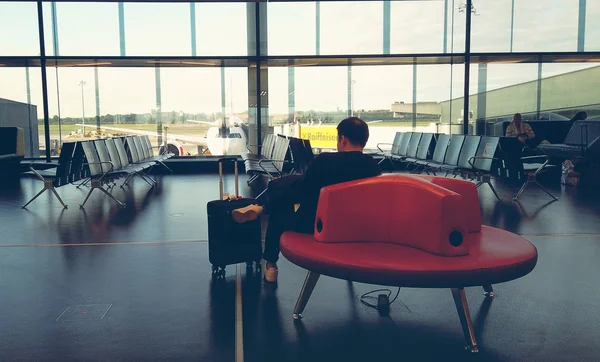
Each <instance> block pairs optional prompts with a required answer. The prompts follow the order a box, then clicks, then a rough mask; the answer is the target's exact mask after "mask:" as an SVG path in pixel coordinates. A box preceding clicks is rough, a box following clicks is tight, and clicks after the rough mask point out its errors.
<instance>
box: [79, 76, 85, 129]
mask: <svg viewBox="0 0 600 362" xmlns="http://www.w3.org/2000/svg"><path fill="white" fill-rule="evenodd" d="M79 85H80V86H81V114H82V115H81V121H82V124H83V137H85V102H84V100H83V86H84V85H85V81H83V80H82V81H81V82H79Z"/></svg>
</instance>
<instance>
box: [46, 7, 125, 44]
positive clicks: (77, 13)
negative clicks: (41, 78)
mask: <svg viewBox="0 0 600 362" xmlns="http://www.w3.org/2000/svg"><path fill="white" fill-rule="evenodd" d="M46 9H48V10H50V9H51V8H50V7H49V6H47V7H46ZM48 10H46V11H45V12H44V23H45V25H46V26H45V29H48V30H49V33H47V34H45V38H46V39H47V41H48V39H52V38H51V37H52V36H53V33H52V30H51V29H52V27H51V26H50V27H48V25H51V24H52V12H51V11H48ZM56 22H57V38H58V50H59V52H58V54H57V55H61V56H65V55H66V56H70V55H79V56H82V55H119V16H118V7H117V4H116V3H92V2H86V3H64V2H57V3H56ZM35 27H36V28H37V24H36V26H35ZM49 36H50V38H49ZM46 49H47V51H51V52H52V53H50V54H53V51H54V49H53V43H52V42H50V43H48V42H47V43H46Z"/></svg>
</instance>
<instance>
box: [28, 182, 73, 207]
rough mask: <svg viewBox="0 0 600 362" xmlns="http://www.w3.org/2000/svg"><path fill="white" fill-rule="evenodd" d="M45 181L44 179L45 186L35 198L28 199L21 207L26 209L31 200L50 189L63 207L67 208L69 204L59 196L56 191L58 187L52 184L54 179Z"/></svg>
mask: <svg viewBox="0 0 600 362" xmlns="http://www.w3.org/2000/svg"><path fill="white" fill-rule="evenodd" d="M43 181H44V188H43V189H41V190H40V192H38V193H37V194H36V195H35V196H34V197H33V198H31V200H29V201H27V203H26V204H25V205H23V206H21V208H22V209H24V208H25V207H27V205H29V204H31V202H33V200H35V199H37V198H38V197H39V196H40V195H41V194H43V193H44V191H46V190H50V191H52V193H53V194H54V196H56V198H57V199H58V201H59V202H60V204H61V205H62V207H63V209H66V208H67V205H65V203H64V202H63V200H62V199H61V198H60V196H58V193H57V192H56V189H55V188H54V185H53V184H52V180H43Z"/></svg>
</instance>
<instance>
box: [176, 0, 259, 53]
mask: <svg viewBox="0 0 600 362" xmlns="http://www.w3.org/2000/svg"><path fill="white" fill-rule="evenodd" d="M170 5H171V4H169V6H170ZM186 6H187V7H189V5H187V4H186ZM195 7H196V45H197V50H196V55H212V56H215V55H216V56H225V55H238V56H241V55H247V54H248V46H247V35H246V34H247V32H248V30H247V16H246V4H244V3H230V4H226V3H196V4H195ZM186 21H187V23H189V20H186ZM187 23H185V24H187ZM182 28H183V27H182ZM179 31H183V30H182V29H181V30H178V32H179ZM188 33H189V31H188ZM188 53H189V51H188ZM186 54H187V53H186Z"/></svg>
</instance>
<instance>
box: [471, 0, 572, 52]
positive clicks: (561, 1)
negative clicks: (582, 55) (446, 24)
mask: <svg viewBox="0 0 600 362" xmlns="http://www.w3.org/2000/svg"><path fill="white" fill-rule="evenodd" d="M482 11H483V10H482ZM514 11H515V29H514V47H513V51H515V52H550V51H554V52H559V51H577V32H578V19H579V0H554V1H543V2H542V1H515V10H514ZM502 13H504V12H502Z"/></svg>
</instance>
